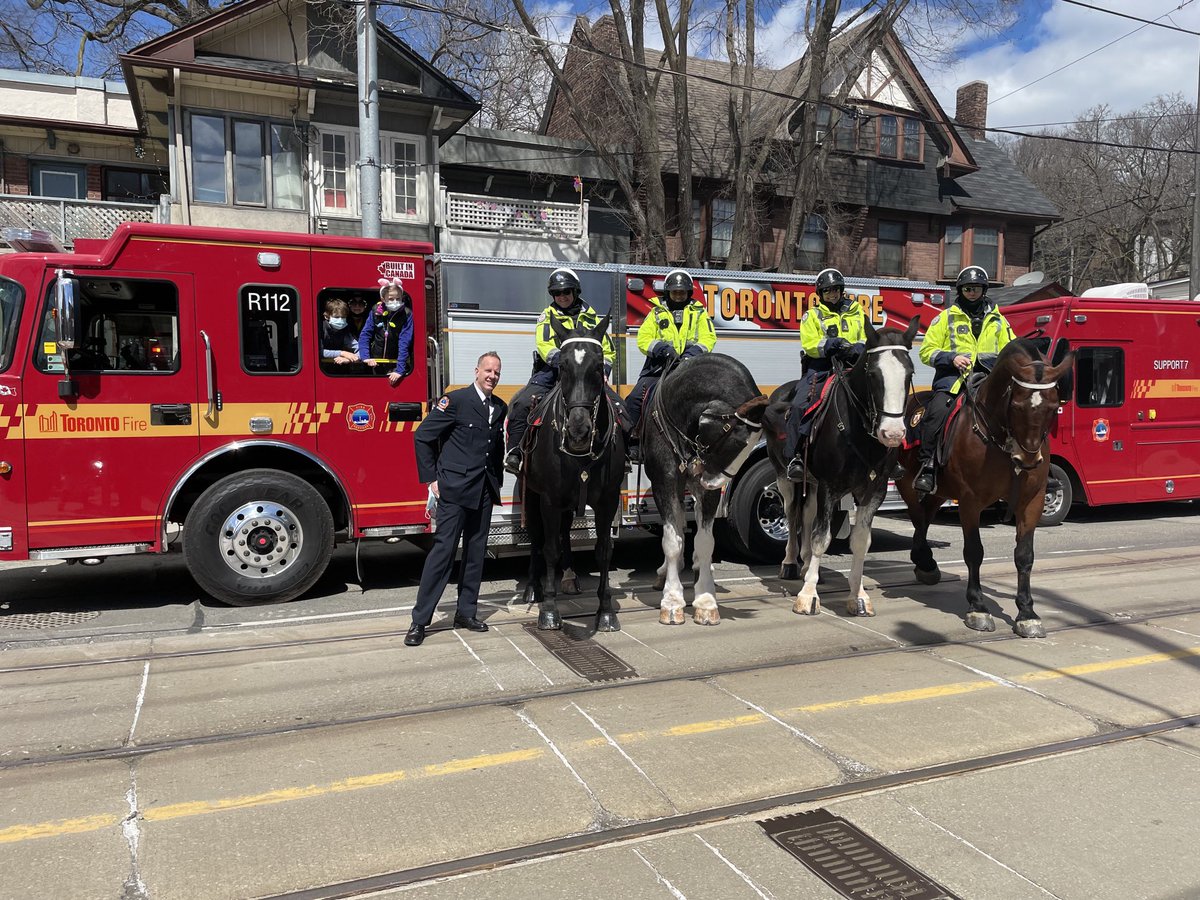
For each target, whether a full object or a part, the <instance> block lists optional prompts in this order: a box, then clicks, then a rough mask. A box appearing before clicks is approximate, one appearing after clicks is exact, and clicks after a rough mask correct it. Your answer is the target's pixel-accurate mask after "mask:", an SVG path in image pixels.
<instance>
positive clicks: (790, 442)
mask: <svg viewBox="0 0 1200 900" xmlns="http://www.w3.org/2000/svg"><path fill="white" fill-rule="evenodd" d="M816 292H817V302H816V303H815V304H814V305H813V306H811V307H810V308H809V309H808V310H807V311H806V312H805V313H804V315H803V316H802V317H801V318H800V348H801V356H802V359H803V370H804V374H803V375H801V377H800V383H799V385H797V387H796V394H795V396H794V397H793V398H792V409H791V412H790V413H789V414H788V419H787V441H786V443H785V445H784V451H785V453H787V454H788V456H789V459H790V461H789V462H788V468H787V477H788V478H790V479H791V480H792V481H803V480H804V445H805V443H806V442H807V440H808V435H809V431H810V430H811V428H812V417H811V416H809V415H806V413H807V412H808V411H809V410H810V409H811V408H812V405H813V404H814V403H815V402H816V401H817V399H818V398H819V397H820V396H821V389H822V387H823V386H824V384H825V382H826V380H828V378H829V376H830V374H831V373H832V372H833V368H834V363H835V362H836V363H838V364H839V365H840V366H852V365H854V363H855V361H856V360H857V359H858V357H859V356H860V355H861V354H862V352H863V347H864V346H865V343H866V325H865V322H866V315H865V314H864V313H863V309H862V307H861V306H859V305H858V300H856V299H854V298H853V297H847V296H846V279H845V278H844V277H843V276H842V273H841V272H839V271H838V270H837V269H822V270H821V271H820V272H818V273H817V283H816Z"/></svg>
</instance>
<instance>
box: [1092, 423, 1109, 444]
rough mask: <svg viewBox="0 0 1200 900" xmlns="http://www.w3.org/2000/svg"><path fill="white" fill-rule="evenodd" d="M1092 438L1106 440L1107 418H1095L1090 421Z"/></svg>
mask: <svg viewBox="0 0 1200 900" xmlns="http://www.w3.org/2000/svg"><path fill="white" fill-rule="evenodd" d="M1092 440H1095V441H1107V440H1108V419H1097V420H1096V421H1094V422H1093V423H1092Z"/></svg>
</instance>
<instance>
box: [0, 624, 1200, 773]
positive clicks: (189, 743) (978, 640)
mask: <svg viewBox="0 0 1200 900" xmlns="http://www.w3.org/2000/svg"><path fill="white" fill-rule="evenodd" d="M1194 612H1200V606H1190V607H1186V608H1181V609H1174V610H1160V611H1155V612H1151V613H1143V614H1140V615H1131V616H1123V617H1121V618H1112V617H1106V618H1103V619H1097V620H1094V621H1090V622H1078V623H1072V624H1068V625H1061V626H1057V627H1049V628H1047V629H1046V631H1047V635H1051V634H1060V633H1063V632H1069V631H1074V630H1077V629H1083V628H1095V627H1103V626H1111V625H1120V626H1126V625H1138V624H1144V623H1146V622H1150V621H1152V620H1154V619H1159V618H1173V617H1175V616H1180V615H1188V614H1190V613H1194ZM398 633H399V632H398ZM972 634H975V632H972ZM1024 640H1027V639H1026V638H1020V637H1018V636H1017V635H1015V634H1004V633H999V632H995V633H987V634H986V635H985V634H980V635H979V636H978V637H974V638H965V639H962V640H953V639H947V640H942V641H934V642H931V643H926V644H908V645H904V646H889V647H880V648H878V649H875V650H854V651H850V652H845V653H834V654H827V655H823V656H810V657H790V658H785V659H777V660H772V661H770V662H759V663H750V664H745V665H738V666H726V667H722V668H713V669H707V670H703V671H695V672H688V673H676V674H664V675H653V676H646V677H639V678H637V679H628V680H623V681H616V682H598V683H583V684H570V685H563V686H561V687H556V688H554V689H550V690H545V691H526V692H523V693H520V694H509V695H506V696H503V697H494V698H472V699H470V700H462V701H456V702H451V703H441V704H433V705H430V706H426V707H421V708H419V709H402V710H391V711H389V712H381V713H371V714H368V715H360V716H349V717H346V718H342V719H326V720H319V721H312V722H300V723H297V722H289V723H288V724H286V725H284V724H281V725H273V726H268V727H265V728H256V729H247V730H242V731H231V732H221V733H217V734H209V735H199V736H193V737H184V738H178V739H175V740H169V741H155V742H151V743H146V744H137V745H127V746H114V747H106V748H100V749H94V750H80V751H76V752H71V753H58V754H50V755H43V756H33V757H27V758H25V759H14V760H0V771H6V770H11V769H19V768H27V767H30V766H45V765H55V764H60V763H72V762H88V761H93V760H125V759H133V758H138V757H142V756H149V755H151V754H155V753H163V752H168V751H172V750H183V749H190V748H193V747H203V746H216V745H222V744H229V743H235V742H239V741H250V740H256V739H259V738H265V737H279V736H282V735H288V734H299V733H304V732H310V731H323V730H327V729H333V728H349V727H354V726H359V725H371V724H378V723H380V722H395V721H400V720H402V719H408V718H413V717H416V716H425V715H437V714H441V713H448V712H465V711H469V710H474V709H487V708H496V709H501V708H510V707H517V708H519V707H521V706H522V705H524V704H526V703H530V702H533V701H537V700H544V699H550V698H554V697H564V696H577V695H582V694H594V693H601V692H606V691H611V690H615V689H621V688H630V687H653V686H660V685H669V684H678V683H685V682H691V681H704V680H707V679H711V678H720V677H724V676H729V675H741V674H748V673H753V672H767V671H771V670H774V669H781V668H785V667H788V666H803V665H809V664H818V663H829V662H838V661H845V660H851V659H862V658H869V657H876V656H889V655H892V654H900V653H920V652H924V651H928V650H936V649H940V648H946V647H971V646H979V645H984V644H993V643H1005V642H1008V641H1024Z"/></svg>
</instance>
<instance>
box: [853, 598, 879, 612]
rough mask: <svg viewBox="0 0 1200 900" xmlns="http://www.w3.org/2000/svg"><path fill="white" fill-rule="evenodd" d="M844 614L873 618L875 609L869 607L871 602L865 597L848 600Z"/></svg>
mask: <svg viewBox="0 0 1200 900" xmlns="http://www.w3.org/2000/svg"><path fill="white" fill-rule="evenodd" d="M846 612H848V613H850V615H852V616H873V615H875V608H874V607H873V606H871V601H870V600H868V599H866V598H865V597H859V598H858V599H857V600H848V601H847V602H846Z"/></svg>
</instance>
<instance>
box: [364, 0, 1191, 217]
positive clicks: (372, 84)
mask: <svg viewBox="0 0 1200 900" xmlns="http://www.w3.org/2000/svg"><path fill="white" fill-rule="evenodd" d="M355 24H356V27H357V34H358V154H359V159H358V201H359V208H360V210H361V212H362V236H363V237H365V238H377V237H380V236H381V234H382V230H383V225H382V221H381V220H382V215H383V210H382V207H381V204H380V195H381V190H380V177H379V61H378V59H377V58H376V55H375V54H376V47H377V44H376V28H375V0H359V3H358V10H357V12H356V13H355ZM1197 171H1198V173H1200V169H1198V170H1197Z"/></svg>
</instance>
